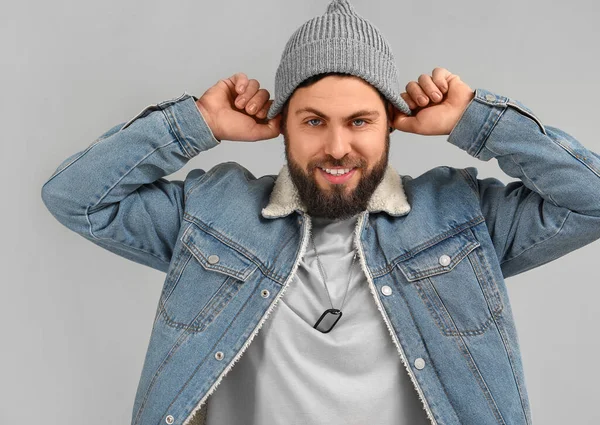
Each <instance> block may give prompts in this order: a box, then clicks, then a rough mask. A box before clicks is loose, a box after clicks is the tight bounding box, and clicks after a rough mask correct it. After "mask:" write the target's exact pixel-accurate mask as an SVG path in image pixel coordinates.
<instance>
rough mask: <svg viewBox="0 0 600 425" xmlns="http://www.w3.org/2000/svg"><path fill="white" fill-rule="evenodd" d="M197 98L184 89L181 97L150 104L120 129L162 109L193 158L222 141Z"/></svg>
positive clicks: (188, 155)
mask: <svg viewBox="0 0 600 425" xmlns="http://www.w3.org/2000/svg"><path fill="white" fill-rule="evenodd" d="M196 100H198V98H197V97H196V96H193V95H191V94H189V93H187V92H185V91H184V92H183V94H182V95H181V96H179V97H176V98H173V99H168V100H164V101H162V102H159V103H156V104H150V105H148V106H146V107H145V108H144V109H142V110H141V111H140V112H139V113H138V114H137V115H136V116H134V117H133V118H131V119H130V120H129V121H127V122H126V123H125V124H124V125H123V126H122V127H121V129H120V130H123V129H125V128H127V127H129V125H131V123H133V122H134V121H136V120H137V119H139V118H143V117H145V116H146V115H148V114H150V113H151V112H153V111H158V110H161V111H162V112H163V114H164V116H165V117H166V119H167V120H168V122H169V124H170V127H171V131H172V132H173V134H174V135H175V137H177V141H178V142H179V145H180V146H181V149H182V150H183V152H184V153H185V155H186V156H187V157H188V158H192V157H194V156H196V155H198V154H199V153H200V152H202V151H205V150H208V149H210V148H213V147H215V146H217V145H218V144H220V143H221V141H220V140H218V139H216V138H215V136H214V134H213V132H212V130H211V129H210V127H209V126H208V124H207V123H206V120H205V119H204V117H203V116H202V114H201V113H200V110H199V109H198V105H196Z"/></svg>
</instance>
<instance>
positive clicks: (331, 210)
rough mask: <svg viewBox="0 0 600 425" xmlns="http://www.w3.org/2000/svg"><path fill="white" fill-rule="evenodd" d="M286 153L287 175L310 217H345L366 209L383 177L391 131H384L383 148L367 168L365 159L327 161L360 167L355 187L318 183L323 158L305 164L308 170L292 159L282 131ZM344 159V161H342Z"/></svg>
mask: <svg viewBox="0 0 600 425" xmlns="http://www.w3.org/2000/svg"><path fill="white" fill-rule="evenodd" d="M284 142H285V157H286V159H287V164H288V169H289V172H290V176H291V178H292V181H293V182H294V185H295V186H296V189H297V190H298V194H299V197H300V200H301V201H302V202H303V203H304V206H305V207H306V212H307V213H308V214H309V215H311V216H313V217H323V218H329V219H337V220H345V219H348V218H350V217H352V216H354V215H356V214H358V213H360V212H361V211H364V210H366V209H367V205H368V203H369V200H370V199H371V196H372V195H373V192H374V191H375V189H377V186H378V185H379V183H380V182H381V180H382V179H383V176H384V174H385V170H386V168H387V165H388V155H389V149H390V134H389V133H386V141H385V149H384V152H383V154H382V156H381V158H380V159H379V160H378V161H377V162H376V163H375V165H374V166H373V168H372V170H371V171H370V172H366V171H365V170H366V168H367V165H368V164H367V163H366V161H365V160H364V159H363V160H360V161H359V162H358V163H354V164H347V162H348V161H343V160H337V159H335V158H331V157H330V160H328V161H327V162H326V163H327V164H328V165H330V166H333V167H346V168H352V167H357V168H360V170H361V174H360V180H359V181H358V184H357V185H356V187H355V188H354V189H353V190H352V191H350V192H348V190H347V188H346V184H345V183H344V184H330V185H329V188H328V189H326V190H324V189H322V188H321V187H319V185H318V183H317V181H316V176H315V173H320V172H321V171H320V170H319V169H318V165H319V163H324V162H325V160H324V161H313V162H310V163H309V164H308V165H307V168H308V173H306V172H305V171H304V169H303V168H302V167H301V166H300V165H299V164H298V163H297V162H296V161H294V160H293V159H292V158H291V157H290V155H289V151H288V143H289V142H288V140H287V136H286V135H284ZM344 162H346V164H345V163H344Z"/></svg>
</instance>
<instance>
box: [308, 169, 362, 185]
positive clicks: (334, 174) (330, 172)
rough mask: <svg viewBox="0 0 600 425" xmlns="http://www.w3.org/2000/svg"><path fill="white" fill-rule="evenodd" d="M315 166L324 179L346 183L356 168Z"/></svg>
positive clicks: (333, 182) (330, 181)
mask: <svg viewBox="0 0 600 425" xmlns="http://www.w3.org/2000/svg"><path fill="white" fill-rule="evenodd" d="M317 168H318V169H319V172H320V173H321V174H322V175H323V177H324V178H325V180H327V181H328V182H329V183H332V184H343V183H346V182H347V181H349V180H350V179H351V178H352V176H353V175H354V173H355V172H356V170H357V169H356V168H333V169H332V168H321V167H317Z"/></svg>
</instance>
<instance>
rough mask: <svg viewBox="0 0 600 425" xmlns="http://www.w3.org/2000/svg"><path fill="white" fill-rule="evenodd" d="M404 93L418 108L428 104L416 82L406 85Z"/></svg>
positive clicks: (427, 99) (425, 96)
mask: <svg viewBox="0 0 600 425" xmlns="http://www.w3.org/2000/svg"><path fill="white" fill-rule="evenodd" d="M406 92H407V93H408V94H409V95H410V97H411V98H412V100H413V102H415V103H416V104H417V105H419V106H425V105H427V104H428V103H429V97H428V96H427V95H426V94H425V92H424V91H423V89H422V88H421V86H419V83H417V82H416V81H411V82H409V83H408V84H407V85H406Z"/></svg>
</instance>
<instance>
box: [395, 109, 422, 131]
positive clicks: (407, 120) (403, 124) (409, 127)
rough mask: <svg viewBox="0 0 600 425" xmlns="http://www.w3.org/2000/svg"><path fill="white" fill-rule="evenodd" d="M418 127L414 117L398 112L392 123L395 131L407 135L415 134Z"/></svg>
mask: <svg viewBox="0 0 600 425" xmlns="http://www.w3.org/2000/svg"><path fill="white" fill-rule="evenodd" d="M418 125H419V123H418V121H417V117H416V116H414V115H413V116H409V115H406V114H404V113H402V112H398V113H397V115H396V116H395V117H394V121H393V126H394V128H395V129H397V130H400V131H404V132H407V133H416V132H417V131H416V130H417V129H418Z"/></svg>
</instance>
